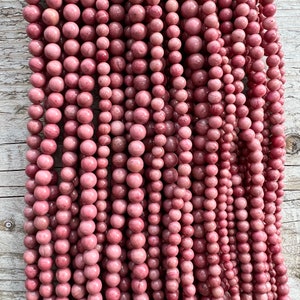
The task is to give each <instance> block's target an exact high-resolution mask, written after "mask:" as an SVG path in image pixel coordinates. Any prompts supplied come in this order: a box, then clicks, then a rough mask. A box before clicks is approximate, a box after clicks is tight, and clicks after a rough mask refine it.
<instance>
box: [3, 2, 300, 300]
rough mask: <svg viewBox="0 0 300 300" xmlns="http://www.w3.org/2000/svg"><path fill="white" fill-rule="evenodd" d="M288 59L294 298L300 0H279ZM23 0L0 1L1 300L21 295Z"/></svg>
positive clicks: (299, 290) (287, 231) (298, 293)
mask: <svg viewBox="0 0 300 300" xmlns="http://www.w3.org/2000/svg"><path fill="white" fill-rule="evenodd" d="M277 3H278V12H277V20H278V23H279V28H280V33H281V38H282V43H283V45H284V51H285V61H286V72H287V74H286V77H287V84H286V105H285V108H286V120H287V121H286V134H287V152H288V155H287V161H286V165H287V167H286V195H285V201H284V203H283V229H282V239H283V249H284V255H285V259H286V264H287V266H288V269H289V283H290V287H291V296H292V300H298V299H300V84H299V75H300V52H299V51H300V43H299V32H300V18H299V16H300V1H299V0H289V1H285V0H278V1H277ZM24 4H25V1H23V0H1V1H0V16H1V17H0V48H1V51H0V300H23V299H25V296H24V275H23V268H24V263H23V260H22V252H23V250H24V247H23V229H22V226H23V225H22V224H23V216H22V212H23V207H24V204H23V198H22V195H23V194H24V192H25V189H24V187H23V186H24V183H25V179H26V178H25V176H24V171H23V169H24V167H25V165H26V161H25V159H24V155H25V149H26V145H25V143H24V139H25V137H26V135H27V131H26V120H27V112H26V107H27V105H28V101H27V91H28V89H29V85H28V78H29V76H30V70H29V69H28V67H27V61H28V58H29V54H28V53H27V44H28V39H27V38H26V35H25V26H26V23H25V22H23V21H22V7H23V6H24Z"/></svg>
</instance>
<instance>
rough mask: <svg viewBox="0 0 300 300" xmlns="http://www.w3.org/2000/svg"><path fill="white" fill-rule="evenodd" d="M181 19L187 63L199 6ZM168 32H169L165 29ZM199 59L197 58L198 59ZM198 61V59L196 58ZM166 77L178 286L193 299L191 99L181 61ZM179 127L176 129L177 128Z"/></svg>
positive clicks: (195, 41) (186, 7)
mask: <svg viewBox="0 0 300 300" xmlns="http://www.w3.org/2000/svg"><path fill="white" fill-rule="evenodd" d="M180 12H181V16H182V17H183V24H184V25H183V26H182V27H183V30H182V33H183V36H184V47H183V51H184V53H185V57H186V58H187V61H189V58H190V57H193V56H196V57H197V54H198V53H199V52H200V51H201V49H202V40H201V38H200V37H199V33H200V31H201V25H202V24H201V21H200V19H199V18H198V17H199V7H198V4H197V3H196V2H195V1H186V2H185V3H184V4H183V5H182V6H181V9H180ZM175 26H176V25H175V24H174V25H173V28H172V30H174V31H175V32H176V31H177V32H178V33H180V28H179V27H177V28H176V27H175ZM169 29H171V28H170V27H169ZM178 37H179V36H178ZM198 58H199V57H198ZM200 59H201V57H200ZM170 75H171V76H172V77H173V87H174V88H175V90H176V92H175V99H176V101H177V103H176V104H175V112H176V114H177V116H176V118H177V120H176V124H175V126H177V130H178V131H177V132H178V135H179V138H178V141H179V147H178V150H179V151H178V154H179V155H178V158H179V163H180V165H178V169H177V171H178V180H177V186H178V187H179V188H181V189H182V190H183V191H184V196H183V200H184V206H183V208H182V216H181V218H182V222H181V226H182V228H181V236H182V240H181V249H180V254H181V259H180V271H181V284H182V285H183V289H182V292H183V294H182V297H184V298H185V299H194V298H195V295H196V286H195V283H194V281H195V280H194V266H193V263H192V261H193V259H194V249H193V239H192V237H193V235H194V227H193V226H192V224H193V222H194V217H193V214H192V212H193V210H194V208H193V201H192V193H191V192H190V188H191V186H192V182H191V180H190V177H191V174H192V168H191V163H192V160H193V154H192V146H193V144H192V130H191V122H192V116H191V112H190V107H191V105H192V104H191V103H190V101H191V98H190V97H189V92H190V90H189V87H188V86H187V82H186V79H185V78H184V77H183V75H184V61H182V62H178V63H176V64H173V65H172V66H171V67H170ZM178 128H179V129H178Z"/></svg>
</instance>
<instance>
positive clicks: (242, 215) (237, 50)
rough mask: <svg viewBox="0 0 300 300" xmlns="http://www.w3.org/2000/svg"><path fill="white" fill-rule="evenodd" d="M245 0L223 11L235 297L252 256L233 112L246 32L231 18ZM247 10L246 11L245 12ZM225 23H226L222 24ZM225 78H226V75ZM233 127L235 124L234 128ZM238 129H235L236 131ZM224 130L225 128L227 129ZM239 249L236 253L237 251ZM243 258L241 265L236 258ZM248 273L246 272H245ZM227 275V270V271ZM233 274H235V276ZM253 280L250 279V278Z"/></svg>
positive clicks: (237, 101)
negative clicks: (227, 54) (228, 53)
mask: <svg viewBox="0 0 300 300" xmlns="http://www.w3.org/2000/svg"><path fill="white" fill-rule="evenodd" d="M243 3H244V1H237V2H236V6H235V7H234V10H233V11H231V10H229V9H228V8H225V9H224V10H223V11H221V12H220V14H222V16H223V18H224V19H225V20H226V22H227V23H226V24H227V26H228V25H229V26H228V29H226V33H227V34H228V35H230V36H229V37H228V38H226V36H224V40H225V41H226V43H225V47H226V49H227V51H228V50H229V49H231V51H232V54H231V63H230V66H227V68H228V67H229V69H228V70H230V73H228V74H227V75H226V81H227V80H228V82H226V84H227V85H226V88H227V89H228V92H229V93H228V94H227V95H226V96H225V101H226V103H227V106H226V109H225V110H226V112H227V113H229V115H228V117H227V120H228V123H229V124H228V126H229V128H231V129H232V134H233V135H232V136H231V137H230V140H231V146H230V145H228V146H229V147H228V151H229V153H230V155H231V156H230V157H231V159H230V164H231V166H230V173H231V175H230V176H231V179H232V194H233V197H234V198H235V199H234V203H233V198H232V196H230V195H229V200H228V203H227V205H228V206H227V213H228V233H229V245H230V262H228V264H230V269H232V271H233V273H232V272H231V271H229V272H230V273H229V274H231V275H230V276H229V277H228V281H229V283H231V284H230V288H229V292H230V295H231V296H232V297H236V298H237V299H240V297H241V296H240V290H239V289H240V286H241V285H237V284H236V283H235V282H236V280H237V272H238V270H237V267H239V268H240V270H241V275H240V276H239V278H238V280H239V282H244V283H245V281H246V283H247V282H248V278H247V272H245V269H247V263H248V262H249V259H250V254H249V251H250V246H249V243H248V234H247V231H248V229H249V223H248V220H247V219H248V212H247V210H246V207H247V201H246V199H245V198H244V194H245V190H244V189H243V187H242V185H241V183H242V180H243V175H242V174H241V173H240V172H239V163H238V158H237V154H236V153H235V151H236V150H237V148H238V147H240V145H239V141H238V139H237V131H238V130H239V129H240V127H242V124H241V123H238V122H237V118H236V115H235V114H234V113H235V112H236V111H237V110H239V107H240V105H241V104H242V103H243V102H244V99H245V96H244V94H243V90H244V83H243V81H242V80H243V79H244V77H245V72H244V71H243V67H244V65H245V55H246V51H245V45H244V44H245V37H246V34H245V32H244V30H243V29H241V28H239V27H238V26H237V25H238V23H236V22H231V17H232V16H236V18H237V19H238V18H239V17H241V16H243V15H244V14H246V15H247V6H246V7H244V6H245V4H243ZM243 8H244V10H245V11H246V13H245V12H244V13H243V12H242V13H241V11H243ZM223 24H225V22H224V23H223ZM224 79H225V78H224ZM232 126H233V127H232ZM235 128H236V130H234V129H235ZM224 129H225V128H224ZM233 204H234V205H233ZM236 252H237V253H236ZM237 259H239V260H240V265H239V266H238V265H237V263H236V261H237ZM245 274H246V275H245ZM225 275H227V273H225ZM233 276H234V277H233ZM249 280H250V282H251V278H250V279H249Z"/></svg>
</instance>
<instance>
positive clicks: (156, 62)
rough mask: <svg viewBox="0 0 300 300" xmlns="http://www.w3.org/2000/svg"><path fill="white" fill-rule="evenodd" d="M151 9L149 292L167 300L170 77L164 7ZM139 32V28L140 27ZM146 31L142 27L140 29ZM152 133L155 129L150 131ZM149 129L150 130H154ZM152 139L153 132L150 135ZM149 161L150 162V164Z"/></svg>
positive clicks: (152, 3) (151, 3)
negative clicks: (164, 257) (164, 254)
mask: <svg viewBox="0 0 300 300" xmlns="http://www.w3.org/2000/svg"><path fill="white" fill-rule="evenodd" d="M147 3H148V4H149V9H148V10H147V13H148V18H149V23H148V24H147V25H148V27H147V29H148V32H149V34H148V35H149V42H148V47H149V48H150V53H151V60H150V62H149V66H148V68H149V69H150V72H149V73H150V80H151V83H152V97H151V95H149V96H150V97H148V98H144V100H145V99H149V100H150V101H151V102H150V106H151V115H150V118H151V119H152V120H153V122H152V124H151V125H150V124H149V127H153V132H154V133H155V135H154V136H151V137H150V141H149V145H151V146H152V147H151V149H149V151H148V158H147V157H146V155H147V153H146V154H145V158H144V159H145V162H146V163H147V165H148V166H149V167H148V169H147V173H146V175H147V178H148V179H149V184H148V186H147V192H148V193H149V197H148V211H149V215H148V234H149V235H148V238H147V242H148V244H149V248H148V253H149V257H148V259H147V265H148V267H149V278H150V286H149V287H148V290H149V293H151V294H152V297H153V299H157V300H158V299H164V292H163V282H162V280H161V275H162V272H161V268H160V259H161V250H160V246H161V233H162V230H161V228H160V226H159V223H160V221H161V218H162V214H161V209H162V189H163V182H162V177H163V173H162V171H161V169H162V168H163V166H164V160H163V159H164V154H165V150H164V146H165V144H166V136H165V134H164V131H165V119H166V114H165V112H164V107H165V100H166V99H165V98H166V96H165V95H166V90H165V88H164V84H165V81H166V77H165V75H164V66H165V64H164V60H163V56H164V49H163V42H164V37H163V35H162V34H161V33H160V32H159V31H160V30H159V29H160V28H157V26H155V24H159V23H157V20H158V21H159V22H160V18H161V16H162V13H163V11H162V8H161V6H160V1H159V0H157V1H150V0H148V1H147ZM136 31H137V26H136ZM140 31H142V27H140ZM150 130H151V129H150ZM150 130H148V131H150ZM148 136H149V133H148ZM148 160H149V162H148Z"/></svg>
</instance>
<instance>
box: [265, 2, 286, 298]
mask: <svg viewBox="0 0 300 300" xmlns="http://www.w3.org/2000/svg"><path fill="white" fill-rule="evenodd" d="M260 9H261V14H260V20H261V25H262V29H263V30H264V33H263V44H264V50H265V55H266V56H267V59H266V64H267V72H266V74H267V76H268V78H267V88H268V89H267V93H266V96H265V100H266V105H265V107H264V109H265V110H266V111H269V114H267V118H266V119H265V125H267V128H269V131H268V132H267V133H268V137H269V136H270V133H271V139H269V138H268V137H266V136H264V142H265V143H267V142H269V143H270V144H269V143H268V144H265V149H266V156H267V161H266V163H267V166H268V167H267V169H266V181H265V185H264V188H265V195H264V200H265V207H264V210H265V213H266V215H265V222H266V228H265V231H266V234H267V236H268V239H267V243H268V253H269V254H268V255H269V264H270V268H271V271H270V273H271V277H272V278H271V284H272V292H270V293H269V295H268V296H269V299H274V296H273V295H274V293H277V297H278V299H289V297H288V292H289V290H288V286H287V276H286V273H287V270H286V267H285V266H284V264H283V257H282V254H281V247H280V243H281V240H280V232H278V231H277V230H276V226H277V228H279V226H278V224H276V223H277V222H278V221H279V222H280V219H281V210H280V204H281V202H282V195H283V190H282V188H283V187H282V178H283V171H284V161H283V159H282V158H283V157H284V152H285V143H284V127H283V122H284V117H283V107H282V105H283V87H282V86H283V84H284V77H283V76H284V73H283V72H282V70H281V68H282V65H283V62H282V53H281V45H280V44H279V36H278V30H277V26H276V21H275V19H274V14H275V12H276V8H275V6H274V4H273V1H263V2H262V3H261V6H260ZM280 181H281V182H280ZM272 271H273V272H272Z"/></svg>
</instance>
